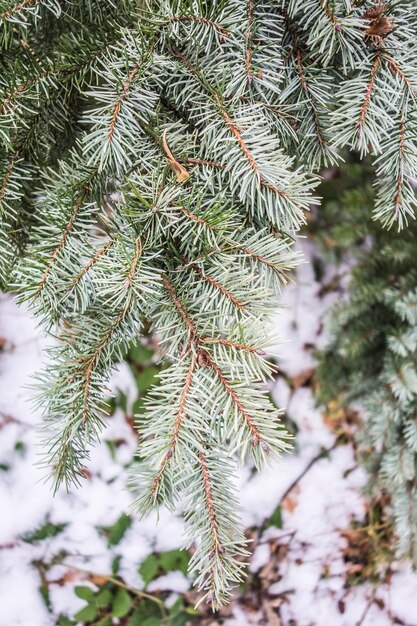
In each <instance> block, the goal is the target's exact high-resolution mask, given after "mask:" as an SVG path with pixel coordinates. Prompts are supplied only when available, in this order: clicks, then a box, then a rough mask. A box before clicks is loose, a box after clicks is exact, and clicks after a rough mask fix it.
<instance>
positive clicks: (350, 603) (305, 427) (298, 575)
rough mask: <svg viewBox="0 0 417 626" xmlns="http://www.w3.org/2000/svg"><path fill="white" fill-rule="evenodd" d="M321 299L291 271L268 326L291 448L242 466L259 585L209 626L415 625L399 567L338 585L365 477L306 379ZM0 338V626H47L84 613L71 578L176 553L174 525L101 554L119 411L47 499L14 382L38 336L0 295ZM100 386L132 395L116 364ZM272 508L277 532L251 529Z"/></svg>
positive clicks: (131, 579) (128, 570)
mask: <svg viewBox="0 0 417 626" xmlns="http://www.w3.org/2000/svg"><path fill="white" fill-rule="evenodd" d="M303 248H304V251H305V253H306V256H307V257H311V254H312V251H313V250H314V248H313V247H312V245H311V244H307V243H305V244H304V246H303ZM328 271H329V274H328V276H327V277H325V278H324V282H326V280H330V279H331V278H332V272H334V270H328ZM322 283H323V281H322ZM323 291H324V290H323V289H322V284H319V283H317V282H316V280H315V277H314V273H313V269H312V264H304V265H302V266H301V267H300V268H299V271H298V277H297V282H296V284H295V285H290V286H289V287H288V288H287V289H286V291H285V294H284V303H285V308H284V310H283V311H282V312H281V313H280V314H278V315H277V319H276V325H277V330H278V331H279V333H280V335H281V336H282V337H285V339H286V343H285V344H283V345H281V346H280V348H279V353H280V355H281V361H280V367H281V372H282V375H281V376H280V377H279V378H278V379H277V382H276V384H275V386H274V388H273V390H272V393H273V395H274V397H275V399H276V401H277V403H278V404H279V405H280V406H284V407H286V408H287V412H288V416H289V418H290V419H291V420H292V421H293V422H294V423H295V424H296V425H297V426H298V434H297V439H296V451H295V452H294V453H293V454H292V455H289V456H287V457H285V458H283V459H282V460H281V461H280V462H279V463H276V464H275V465H274V466H272V467H271V468H269V469H268V470H266V471H264V472H263V473H261V474H258V475H256V474H255V475H253V473H252V472H250V471H249V469H246V470H244V471H242V474H241V480H240V483H241V485H240V487H241V496H242V502H243V517H244V523H245V526H247V527H251V528H252V534H253V537H254V544H253V545H254V555H253V558H252V562H251V564H250V571H251V572H252V574H253V575H254V576H257V577H258V580H259V581H260V584H261V592H262V593H261V594H260V595H259V599H258V601H257V602H255V603H252V605H251V606H249V605H248V603H246V602H244V601H243V600H242V598H239V597H236V601H235V603H234V605H233V607H232V610H229V611H227V612H226V613H225V615H224V616H223V617H220V618H215V619H213V622H212V623H213V624H220V623H224V624H228V625H229V626H245V625H255V624H256V625H259V626H260V625H263V624H266V625H268V626H279V625H280V624H282V625H283V626H371V625H375V626H390V625H392V624H402V625H406V626H417V594H416V591H417V575H416V574H414V573H412V572H411V571H410V569H409V567H408V565H407V564H405V563H393V564H392V566H391V570H392V572H393V573H392V575H391V576H390V577H389V579H388V580H389V582H384V583H381V584H380V585H379V586H376V587H375V586H371V585H370V584H369V583H367V584H361V585H357V586H349V585H347V584H346V580H347V577H348V573H349V572H348V568H349V564H348V563H346V560H345V559H344V554H345V550H346V547H347V539H346V534H345V533H344V531H345V530H346V529H348V528H349V527H350V525H351V523H352V521H353V520H358V521H361V520H362V518H363V516H364V513H365V506H366V502H365V499H364V498H363V497H362V495H361V487H362V486H363V484H364V480H365V476H364V475H363V473H362V471H361V470H360V469H358V468H357V467H356V461H355V456H354V449H353V446H352V444H351V443H346V444H338V445H336V442H335V435H334V433H333V432H332V431H331V430H330V429H329V428H328V426H327V425H326V423H325V421H324V419H323V416H322V414H321V411H320V410H319V409H318V408H317V407H316V406H315V401H314V398H313V396H312V392H311V388H310V387H309V386H308V385H307V384H305V382H306V381H307V380H308V378H309V377H310V378H311V369H312V368H313V366H314V360H313V357H312V352H313V350H314V347H315V346H317V345H320V344H321V343H322V342H323V341H324V333H323V323H322V320H323V315H324V313H325V311H326V310H327V309H328V307H329V306H330V304H331V303H332V302H333V301H334V298H335V293H334V292H329V293H327V294H325V295H323ZM0 341H1V342H2V344H3V345H2V350H1V351H0V467H1V469H2V471H1V472H0V502H1V503H2V508H1V515H0V598H1V610H0V626H12V625H13V626H54V625H55V619H56V617H55V616H56V615H58V614H59V613H68V614H69V615H73V614H74V612H75V611H76V610H77V609H78V608H80V607H81V606H83V604H84V603H83V601H82V600H79V599H77V598H76V596H75V595H74V593H73V586H74V585H75V584H77V583H78V584H79V582H80V581H82V579H83V576H84V574H83V571H84V570H88V571H89V572H93V573H95V574H107V573H109V572H110V571H111V562H112V559H113V557H114V556H115V555H116V554H117V555H120V556H121V570H120V575H121V576H122V577H123V579H124V580H125V581H126V583H127V584H129V585H132V586H134V587H139V588H140V587H141V585H142V582H141V579H140V576H139V574H138V565H139V563H140V562H141V561H142V560H143V559H144V558H145V557H146V556H147V555H148V554H149V553H151V552H152V551H155V550H157V551H165V550H172V549H175V548H177V547H179V546H181V545H182V524H181V520H180V519H179V518H177V517H175V516H173V515H170V514H168V513H167V512H163V513H162V514H161V516H160V519H159V523H158V524H157V523H156V519H155V517H152V516H151V517H150V518H148V519H146V520H137V519H135V520H134V521H133V524H132V525H131V526H130V528H129V529H128V530H127V532H126V534H125V535H124V536H123V539H122V541H121V542H120V543H119V544H118V545H116V546H114V547H113V548H110V549H109V547H108V542H107V538H106V537H105V536H104V535H103V533H102V532H100V528H101V527H104V526H110V525H111V524H112V523H114V522H115V521H116V520H117V519H118V518H119V517H120V515H121V513H122V512H129V506H130V496H129V494H128V493H127V492H126V490H125V480H126V471H127V470H126V467H127V465H128V464H129V463H130V461H131V459H132V455H133V451H134V449H135V446H136V440H135V436H134V434H133V432H132V429H131V428H130V426H129V424H128V422H127V421H126V419H125V415H124V414H123V413H122V411H120V410H118V411H116V413H115V415H114V416H113V417H112V418H111V419H110V420H109V425H108V428H107V429H106V431H105V433H104V436H103V441H102V443H101V444H100V445H99V446H97V447H96V448H95V449H94V452H93V454H92V460H91V464H90V466H89V474H88V478H87V480H86V481H85V482H84V484H83V487H82V488H81V489H79V490H78V491H76V492H73V493H70V494H66V493H64V492H60V493H58V495H57V496H55V498H53V497H52V494H51V491H50V487H49V486H48V485H47V484H46V485H45V484H44V483H43V482H42V481H41V479H42V472H41V470H40V469H38V468H37V467H36V463H37V461H38V459H39V453H40V450H39V434H38V432H37V425H38V424H39V414H37V413H36V411H33V409H32V407H31V406H30V404H29V402H28V398H29V397H30V393H31V392H30V391H29V390H28V389H27V388H26V387H25V386H26V385H27V384H28V383H30V376H31V374H33V372H35V371H36V370H38V369H39V368H40V365H41V362H42V358H43V356H42V349H43V348H44V347H45V341H44V339H42V337H41V333H40V331H39V330H38V329H37V328H36V326H35V324H34V321H33V319H32V318H31V316H30V315H29V314H28V313H27V312H26V311H25V310H24V309H23V308H17V306H16V305H15V304H14V302H13V301H12V300H11V298H10V297H7V296H2V297H0ZM112 387H113V389H116V388H121V389H123V390H124V391H125V393H126V394H127V395H128V398H129V400H130V402H132V401H133V399H134V396H135V393H136V387H135V384H134V380H133V378H132V375H131V373H130V370H129V369H128V367H127V366H125V365H123V366H122V367H121V368H120V370H119V371H118V372H117V373H116V374H115V376H114V378H113V381H112ZM106 440H108V441H114V440H117V441H118V445H117V447H116V448H115V449H114V448H111V447H110V446H109V445H107V444H106ZM326 450H328V451H329V452H328V453H326V454H325V453H324V452H325V451H326ZM320 455H321V456H320ZM313 460H314V462H312V461H313ZM310 462H312V463H311V467H309V464H310ZM306 469H307V471H305V470H306ZM304 471H305V474H304V475H303V477H302V478H300V479H299V480H297V479H298V478H299V477H300V476H301V475H302V474H303V472H304ZM293 483H294V487H293V488H292V489H291V490H290V491H289V492H288V488H289V487H290V486H291V485H292V484H293ZM284 495H285V498H283V496H284ZM280 503H281V510H282V518H283V523H282V528H281V529H278V528H275V527H272V526H270V527H269V528H267V529H266V530H264V531H261V530H259V528H260V527H262V524H263V523H264V521H265V520H266V519H267V518H269V517H270V516H271V515H272V514H273V512H274V511H275V510H276V508H277V506H278V505H279V504H280ZM47 521H49V522H50V523H52V524H54V525H60V524H62V525H64V528H63V529H62V532H60V533H58V534H57V535H56V536H55V537H52V538H50V539H47V540H44V541H39V542H33V543H28V542H27V541H24V538H25V537H27V536H28V535H29V534H30V533H33V531H34V529H36V528H39V527H42V525H44V524H45V522H47ZM254 527H256V528H255V530H254ZM62 551H65V552H66V553H67V554H68V555H69V556H66V557H65V560H64V563H59V564H57V565H53V566H52V567H51V568H50V569H49V570H48V572H47V577H48V582H49V590H50V597H51V604H52V606H51V610H48V608H47V606H46V604H45V602H44V600H43V598H42V596H41V594H40V593H39V587H40V572H39V567H36V563H39V562H41V561H42V562H48V563H51V562H53V561H54V558H55V557H56V555H59V553H60V552H62ZM56 560H57V561H58V559H56ZM54 581H56V583H55V582H54ZM152 585H153V587H154V588H155V589H156V588H158V589H162V588H166V589H169V590H172V591H173V592H178V593H182V592H184V591H186V589H187V588H188V587H189V581H188V580H187V579H186V578H185V576H184V575H183V574H181V573H180V572H173V573H171V574H168V575H166V576H164V577H163V579H159V580H158V581H154V582H153V583H152V584H151V587H150V590H151V591H152V588H153V587H152ZM217 620H218V621H217ZM205 623H206V622H205Z"/></svg>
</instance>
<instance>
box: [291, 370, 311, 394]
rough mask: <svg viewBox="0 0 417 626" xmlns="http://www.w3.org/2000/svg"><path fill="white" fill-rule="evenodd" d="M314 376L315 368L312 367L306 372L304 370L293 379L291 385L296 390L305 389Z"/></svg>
mask: <svg viewBox="0 0 417 626" xmlns="http://www.w3.org/2000/svg"><path fill="white" fill-rule="evenodd" d="M313 375H314V368H312V367H310V368H308V369H306V370H303V371H302V372H300V373H299V374H297V375H296V376H293V377H292V378H291V384H292V386H293V387H294V389H298V387H303V386H304V385H306V384H307V383H309V382H310V380H311V379H312V378H313Z"/></svg>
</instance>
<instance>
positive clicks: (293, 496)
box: [281, 485, 300, 513]
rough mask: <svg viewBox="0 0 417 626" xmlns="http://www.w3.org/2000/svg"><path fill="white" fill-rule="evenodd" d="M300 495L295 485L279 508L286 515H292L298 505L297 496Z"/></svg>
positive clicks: (298, 488)
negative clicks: (286, 513)
mask: <svg viewBox="0 0 417 626" xmlns="http://www.w3.org/2000/svg"><path fill="white" fill-rule="evenodd" d="M299 493H300V485H295V487H293V489H291V492H290V493H289V494H288V496H286V497H285V498H284V499H283V501H282V502H281V508H282V509H283V510H284V511H287V512H288V513H292V512H293V511H294V509H296V508H297V505H298V497H297V496H298V494H299Z"/></svg>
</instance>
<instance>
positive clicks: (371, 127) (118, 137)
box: [0, 0, 417, 607]
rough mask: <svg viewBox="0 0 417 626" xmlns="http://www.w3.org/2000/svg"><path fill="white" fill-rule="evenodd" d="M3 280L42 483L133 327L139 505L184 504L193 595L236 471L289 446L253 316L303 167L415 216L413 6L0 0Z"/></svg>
mask: <svg viewBox="0 0 417 626" xmlns="http://www.w3.org/2000/svg"><path fill="white" fill-rule="evenodd" d="M0 28H1V31H0V41H1V47H2V55H1V61H0V64H1V72H0V76H1V78H0V81H1V82H0V88H1V96H0V115H1V117H0V135H1V151H0V176H1V178H0V217H1V227H0V242H1V252H0V254H1V258H0V279H1V281H2V284H3V288H8V289H14V290H16V291H17V292H18V293H19V296H20V299H21V300H22V301H27V302H28V303H29V304H30V306H31V307H32V309H33V311H34V312H35V313H36V314H37V315H39V317H40V319H41V320H42V321H43V323H44V324H45V327H46V329H47V330H48V331H49V332H53V333H54V334H55V335H56V336H57V338H58V339H57V343H56V346H55V347H54V348H53V349H52V351H51V363H53V364H54V366H53V368H49V369H48V371H45V372H44V373H41V374H39V379H40V383H41V388H42V392H41V394H40V396H39V402H40V403H41V405H42V406H43V407H44V409H45V414H46V427H47V428H46V432H47V442H46V450H47V453H48V459H47V462H48V464H49V465H50V466H52V468H53V474H54V480H55V486H56V487H57V486H59V484H60V483H62V482H64V483H66V484H67V485H71V484H72V483H74V482H78V480H79V478H80V476H81V475H82V468H83V466H84V464H85V461H86V459H87V458H88V449H89V446H90V444H91V443H93V442H94V441H95V440H96V439H97V437H98V436H99V434H100V431H101V429H102V427H103V393H104V391H103V389H104V387H105V385H106V381H107V380H108V377H109V374H110V372H111V369H112V366H113V365H114V364H115V363H116V362H117V361H118V360H119V359H120V358H121V356H122V354H123V352H124V350H125V348H126V346H127V345H130V344H131V343H132V342H134V341H137V340H138V337H139V336H140V333H141V328H142V326H143V322H144V320H148V321H150V322H151V323H152V326H153V331H154V333H155V335H156V336H157V337H158V338H159V339H160V341H161V345H162V346H163V347H164V351H165V355H166V359H167V361H168V362H169V364H170V365H169V368H168V369H166V370H165V372H164V373H163V375H162V380H161V381H160V384H159V385H158V386H157V387H156V388H155V389H154V391H153V393H152V394H151V398H150V400H149V403H148V408H147V416H146V423H145V426H144V428H143V429H141V437H140V444H139V451H138V460H139V463H138V468H137V470H135V475H134V477H133V478H132V483H133V486H134V488H135V489H136V491H137V492H138V501H137V504H138V507H139V509H140V510H141V511H143V512H147V511H148V510H149V509H151V508H152V507H153V506H156V505H158V504H160V503H163V504H167V505H169V506H177V505H178V503H181V506H182V507H184V510H185V520H186V523H187V528H188V536H189V539H190V542H194V541H196V540H197V549H196V552H195V554H194V556H193V559H192V563H191V566H192V569H193V570H195V571H196V572H197V575H198V578H197V584H198V585H199V587H200V588H201V589H202V590H203V591H204V597H205V599H206V600H207V601H208V602H211V603H212V605H213V607H217V606H219V605H220V604H222V603H224V602H226V601H227V600H228V598H229V595H230V588H231V586H233V585H234V584H236V583H237V582H238V581H239V580H240V579H241V577H242V571H243V562H244V559H245V555H246V550H245V540H244V536H243V532H242V528H241V524H240V521H239V506H238V502H237V500H236V496H235V494H234V491H235V489H234V483H233V476H234V473H235V464H236V463H238V462H242V461H243V460H245V459H249V460H251V461H252V462H253V463H254V464H255V465H256V466H257V467H261V466H262V465H263V464H264V462H265V461H267V460H269V459H273V458H275V457H276V456H277V455H278V454H279V453H280V452H281V451H282V450H285V449H287V448H288V443H287V435H286V433H285V431H284V429H283V427H282V425H281V423H280V417H279V411H277V410H276V409H275V408H274V406H273V405H272V404H271V403H270V401H269V400H268V397H267V395H266V392H265V386H264V382H265V380H266V379H267V378H268V377H269V376H270V375H271V371H272V365H271V363H270V362H269V361H268V360H267V359H266V354H265V352H266V350H267V348H268V345H269V344H270V343H271V342H273V339H271V333H270V325H269V316H270V313H271V312H272V311H273V310H274V308H275V307H276V301H277V300H276V298H277V294H278V293H279V290H280V287H281V286H282V285H283V284H284V283H285V281H286V280H287V273H288V272H289V271H290V270H291V269H292V268H293V267H294V266H295V265H296V263H297V262H298V257H297V255H296V254H295V253H294V251H293V250H292V243H293V239H294V234H295V233H296V232H297V230H298V229H299V227H300V225H301V224H302V223H303V222H304V213H305V211H306V210H308V207H309V205H310V204H311V203H314V202H317V201H316V200H315V198H314V188H315V186H316V184H317V182H318V179H317V177H316V175H315V172H317V171H318V170H319V168H320V167H321V166H328V165H332V164H335V163H336V162H337V160H338V158H339V157H338V150H339V148H341V147H342V146H348V147H351V148H354V149H357V150H359V151H360V152H361V153H362V154H366V153H368V152H371V153H372V154H373V155H374V160H375V163H376V166H377V171H376V184H377V186H378V199H377V202H376V207H375V216H376V217H377V218H379V219H381V220H382V222H383V223H384V224H386V225H388V226H392V225H393V224H396V225H398V227H400V228H401V227H403V226H404V225H405V224H406V222H407V219H408V218H410V217H412V216H413V215H414V207H415V201H414V195H413V191H412V187H411V182H412V177H413V173H415V171H416V169H417V167H416V166H417V157H416V144H415V134H413V131H412V129H413V124H415V116H416V78H415V76H416V73H415V68H414V67H413V62H414V60H413V59H414V57H415V43H414V33H415V30H416V12H415V10H413V2H411V1H409V2H407V1H406V2H399V1H397V0H394V1H392V2H364V1H363V0H362V1H361V0H357V1H356V2H353V1H352V2H351V1H350V0H334V1H332V2H327V1H326V0H290V1H284V0H281V1H277V0H274V1H272V0H271V1H269V2H268V1H261V0H259V1H255V0H249V1H243V0H227V1H224V0H214V1H210V2H209V1H200V0H194V1H191V0H188V1H185V0H178V1H172V2H168V1H162V2H152V1H151V0H122V1H118V2H109V1H108V0H106V1H105V0H74V1H73V2H58V1H57V0H23V2H19V3H17V4H15V2H14V1H12V2H11V1H9V0H7V1H2V2H0Z"/></svg>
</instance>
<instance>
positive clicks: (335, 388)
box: [315, 164, 417, 563]
mask: <svg viewBox="0 0 417 626" xmlns="http://www.w3.org/2000/svg"><path fill="white" fill-rule="evenodd" d="M336 181H337V182H335V181H332V182H329V183H327V184H326V187H325V189H324V194H325V196H324V197H325V200H324V202H323V207H322V213H321V215H320V218H319V223H318V224H316V225H315V229H320V227H322V225H323V223H327V227H328V228H327V235H326V243H325V245H326V247H327V248H328V247H329V246H330V248H332V249H333V250H337V251H338V256H339V257H342V256H343V253H344V254H346V253H348V254H350V255H351V254H352V251H355V250H356V256H357V258H356V262H357V263H356V265H355V266H354V268H353V271H352V278H351V281H350V283H349V291H348V301H347V302H346V301H343V302H340V303H339V304H338V305H336V306H335V308H334V310H333V311H332V314H331V330H332V333H333V339H332V341H331V342H330V343H329V345H328V346H327V347H326V349H325V350H323V351H322V353H321V354H320V355H319V368H318V370H317V374H318V380H319V397H320V399H321V400H323V401H325V402H330V401H332V400H342V402H343V403H344V404H345V406H354V407H359V408H360V409H361V411H363V417H364V424H363V429H362V430H361V431H360V432H359V433H358V443H359V451H360V460H361V461H362V463H363V464H364V466H365V467H366V468H367V470H368V472H369V487H370V490H371V493H374V494H378V493H380V492H381V491H383V492H385V493H388V494H389V496H390V499H391V502H392V507H393V513H394V516H395V520H396V528H397V536H398V538H399V547H400V551H401V552H402V553H404V554H407V555H409V556H410V558H411V559H412V560H413V561H414V563H417V475H416V467H417V427H416V414H417V350H416V348H417V246H416V236H417V228H416V227H415V224H413V226H412V227H411V226H410V227H409V228H408V229H407V230H405V231H402V232H401V233H400V234H398V235H397V236H396V237H392V235H391V234H390V233H389V232H387V231H386V230H383V229H382V228H381V227H380V225H379V224H378V223H375V222H373V221H372V220H371V219H370V217H369V215H370V214H369V205H370V204H371V203H372V200H373V198H372V196H373V195H374V192H373V189H372V186H371V184H370V183H369V178H368V182H366V175H364V168H363V167H361V166H359V167H358V164H353V166H351V165H350V166H349V167H348V168H344V169H343V170H342V175H341V177H340V178H337V179H336ZM358 183H359V185H358ZM341 184H342V185H344V186H345V189H344V190H343V192H342V194H340V186H341ZM341 209H342V210H341ZM346 215H348V216H349V218H348V219H345V216H346Z"/></svg>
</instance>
